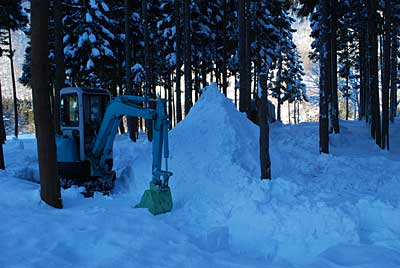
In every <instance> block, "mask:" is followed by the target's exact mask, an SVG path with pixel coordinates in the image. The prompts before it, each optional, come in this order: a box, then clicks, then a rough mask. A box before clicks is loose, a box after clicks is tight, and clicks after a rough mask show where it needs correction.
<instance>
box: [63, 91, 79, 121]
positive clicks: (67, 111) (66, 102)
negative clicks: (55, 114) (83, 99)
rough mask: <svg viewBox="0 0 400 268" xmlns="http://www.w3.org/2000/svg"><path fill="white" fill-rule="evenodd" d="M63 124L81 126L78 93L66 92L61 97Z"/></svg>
mask: <svg viewBox="0 0 400 268" xmlns="http://www.w3.org/2000/svg"><path fill="white" fill-rule="evenodd" d="M60 109H61V126H63V127H78V126H79V105H78V94H76V93H72V94H65V95H63V96H62V98H61V106H60Z"/></svg>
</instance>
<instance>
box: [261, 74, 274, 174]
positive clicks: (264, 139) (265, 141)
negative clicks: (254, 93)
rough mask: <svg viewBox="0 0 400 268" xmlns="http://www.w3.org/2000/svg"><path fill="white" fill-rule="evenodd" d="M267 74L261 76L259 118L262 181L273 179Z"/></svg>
mask: <svg viewBox="0 0 400 268" xmlns="http://www.w3.org/2000/svg"><path fill="white" fill-rule="evenodd" d="M267 77H268V76H267V74H265V73H263V74H260V84H261V89H259V90H261V91H262V92H261V98H260V100H259V108H258V116H259V122H260V167H261V179H262V180H264V179H269V180H270V179H271V159H270V156H269V122H268V119H269V118H268V107H267V105H268V97H267V96H268V93H267V89H268V87H267V84H268V78H267Z"/></svg>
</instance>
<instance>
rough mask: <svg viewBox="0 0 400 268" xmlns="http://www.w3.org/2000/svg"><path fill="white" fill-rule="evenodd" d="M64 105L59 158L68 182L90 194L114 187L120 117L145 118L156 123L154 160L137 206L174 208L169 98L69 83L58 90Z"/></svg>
mask: <svg viewBox="0 0 400 268" xmlns="http://www.w3.org/2000/svg"><path fill="white" fill-rule="evenodd" d="M150 107H154V108H150ZM60 110H61V115H60V116H61V118H60V122H61V131H62V135H59V136H57V138H56V143H57V162H58V172H59V176H60V178H61V179H62V181H63V182H64V185H66V186H68V185H70V184H77V185H81V186H85V187H86V189H87V192H88V193H92V192H93V191H97V190H98V191H103V192H109V191H111V189H112V188H113V186H114V181H115V179H116V174H115V171H114V170H113V153H112V149H113V143H114V139H115V136H116V134H117V130H118V126H119V125H120V121H121V119H122V117H123V116H133V117H142V118H144V119H146V120H151V122H152V126H153V141H152V149H153V150H152V154H153V155H152V156H153V163H152V178H151V180H150V189H149V190H146V191H145V194H144V195H143V197H142V200H141V202H140V203H139V204H138V205H137V207H146V208H148V209H149V210H150V212H151V213H153V214H161V213H165V212H168V211H170V210H171V209H172V197H171V192H170V189H169V186H168V181H169V177H170V176H171V175H172V173H171V172H170V171H168V157H169V149H168V126H169V121H168V116H167V114H166V100H164V99H161V98H157V99H150V98H148V97H139V96H129V95H124V96H118V97H114V98H112V97H111V95H110V93H109V92H108V91H107V90H102V89H84V88H72V87H70V88H64V89H62V90H61V92H60ZM163 159H164V162H165V165H164V169H163V167H162V164H163Z"/></svg>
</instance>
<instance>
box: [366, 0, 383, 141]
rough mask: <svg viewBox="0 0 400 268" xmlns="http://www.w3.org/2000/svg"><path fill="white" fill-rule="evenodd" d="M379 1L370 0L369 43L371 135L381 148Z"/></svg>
mask: <svg viewBox="0 0 400 268" xmlns="http://www.w3.org/2000/svg"><path fill="white" fill-rule="evenodd" d="M376 12H377V0H368V34H369V37H368V41H369V58H370V66H369V68H370V76H369V77H370V83H369V85H370V87H369V88H370V91H371V92H370V93H371V110H372V122H371V123H372V124H371V134H372V137H373V138H375V141H376V144H377V145H378V146H381V121H380V107H379V87H378V35H377V28H376V25H377V13H376Z"/></svg>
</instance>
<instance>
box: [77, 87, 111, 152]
mask: <svg viewBox="0 0 400 268" xmlns="http://www.w3.org/2000/svg"><path fill="white" fill-rule="evenodd" d="M109 101H110V97H109V96H108V95H105V94H97V95H96V94H84V96H83V102H84V103H83V107H84V108H83V109H84V115H85V120H84V122H85V125H84V127H85V151H88V150H91V147H92V145H93V141H94V139H95V137H96V135H97V133H98V132H99V129H100V126H101V122H102V120H103V117H104V113H105V111H106V106H107V104H108V102H109Z"/></svg>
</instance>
